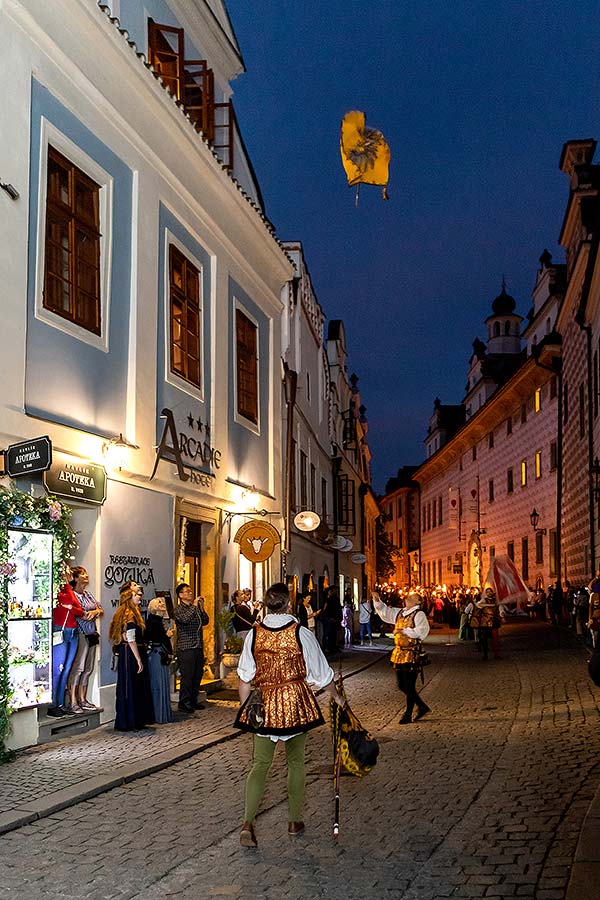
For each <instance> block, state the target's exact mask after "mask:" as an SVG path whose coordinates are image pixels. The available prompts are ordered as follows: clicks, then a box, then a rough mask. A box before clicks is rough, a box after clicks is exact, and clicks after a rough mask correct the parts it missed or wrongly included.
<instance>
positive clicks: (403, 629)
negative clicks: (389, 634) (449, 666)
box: [372, 591, 430, 725]
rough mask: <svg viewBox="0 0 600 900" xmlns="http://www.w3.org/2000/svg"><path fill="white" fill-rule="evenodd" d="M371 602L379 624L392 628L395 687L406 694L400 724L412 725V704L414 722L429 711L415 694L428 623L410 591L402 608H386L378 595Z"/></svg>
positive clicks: (415, 594)
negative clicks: (382, 623)
mask: <svg viewBox="0 0 600 900" xmlns="http://www.w3.org/2000/svg"><path fill="white" fill-rule="evenodd" d="M372 596H373V602H374V604H375V610H376V612H377V615H378V616H379V617H380V619H381V620H382V621H383V622H389V623H390V624H393V626H394V649H393V650H392V660H391V662H392V665H393V666H394V669H395V670H396V678H397V681H398V688H399V689H400V690H401V691H402V693H403V694H406V709H405V711H404V715H403V716H402V718H401V719H400V725H409V724H410V723H411V722H412V714H413V709H414V707H415V704H416V706H417V714H416V716H415V722H416V721H417V719H422V718H423V716H425V715H427V713H428V712H430V709H429V707H428V706H427V704H426V703H425V701H424V700H422V699H421V698H420V697H419V695H418V693H417V675H418V674H419V667H418V658H417V657H418V653H419V648H420V642H421V641H424V640H425V638H426V637H427V635H428V634H429V622H428V620H427V616H426V615H425V613H424V612H423V610H422V609H421V595H420V594H417V592H416V591H411V593H410V594H409V595H408V597H407V599H406V605H405V606H404V607H403V608H402V609H397V608H396V607H392V606H386V605H385V603H382V601H381V598H380V597H379V594H377V593H375V592H373V595H372Z"/></svg>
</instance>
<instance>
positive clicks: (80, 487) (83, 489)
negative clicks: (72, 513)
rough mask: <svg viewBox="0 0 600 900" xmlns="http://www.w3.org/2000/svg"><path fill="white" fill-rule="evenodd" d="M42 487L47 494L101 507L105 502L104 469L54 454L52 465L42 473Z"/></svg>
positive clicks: (91, 463) (71, 457)
mask: <svg viewBox="0 0 600 900" xmlns="http://www.w3.org/2000/svg"><path fill="white" fill-rule="evenodd" d="M44 485H45V486H46V490H47V491H48V493H49V494H56V495H57V496H58V497H65V498H66V499H67V500H79V501H80V502H81V503H95V504H97V505H98V506H101V505H102V504H103V503H104V501H105V500H106V469H105V468H104V466H100V465H98V464H97V463H93V462H88V461H87V460H81V459H77V458H76V457H73V456H66V455H64V454H62V453H60V454H55V457H54V460H53V462H52V465H51V466H50V468H49V469H48V471H47V472H44Z"/></svg>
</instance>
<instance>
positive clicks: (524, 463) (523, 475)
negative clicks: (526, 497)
mask: <svg viewBox="0 0 600 900" xmlns="http://www.w3.org/2000/svg"><path fill="white" fill-rule="evenodd" d="M526 484H527V460H526V459H524V460H523V461H522V463H521V487H525V485H526Z"/></svg>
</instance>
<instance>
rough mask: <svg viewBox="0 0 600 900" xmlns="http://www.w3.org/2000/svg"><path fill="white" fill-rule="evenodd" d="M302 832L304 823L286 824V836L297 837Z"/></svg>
mask: <svg viewBox="0 0 600 900" xmlns="http://www.w3.org/2000/svg"><path fill="white" fill-rule="evenodd" d="M303 831H304V822H288V834H293V835H294V836H295V837H297V836H298V835H299V834H302V832H303Z"/></svg>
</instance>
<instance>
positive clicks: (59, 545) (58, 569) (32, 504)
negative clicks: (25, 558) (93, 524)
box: [0, 485, 77, 763]
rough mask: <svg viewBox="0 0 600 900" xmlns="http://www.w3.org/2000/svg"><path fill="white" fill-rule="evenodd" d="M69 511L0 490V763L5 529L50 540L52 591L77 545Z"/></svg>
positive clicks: (7, 700) (6, 690) (51, 501)
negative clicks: (46, 534)
mask: <svg viewBox="0 0 600 900" xmlns="http://www.w3.org/2000/svg"><path fill="white" fill-rule="evenodd" d="M70 519H71V509H70V507H68V506H67V505H66V504H65V503H61V501H60V500H58V499H57V498H56V497H53V496H43V497H32V496H31V495H30V494H24V493H23V492H22V491H19V490H17V489H16V487H15V486H14V485H11V486H10V487H9V488H5V487H0V763H2V762H6V761H7V760H9V759H11V757H12V753H11V752H10V751H9V750H7V749H6V739H7V737H8V733H9V730H10V722H9V719H10V714H11V693H12V692H11V688H10V680H9V674H8V665H9V658H8V608H9V602H10V583H11V581H12V580H13V578H14V566H13V563H12V560H11V559H10V558H9V555H8V529H9V528H11V527H14V528H19V527H21V526H23V527H25V528H40V529H42V530H44V531H50V532H51V533H52V534H53V536H54V548H53V566H52V568H53V572H52V575H53V582H54V590H55V591H56V590H57V589H58V586H59V585H60V584H62V583H63V582H64V577H65V568H66V567H68V566H69V565H70V564H71V560H72V559H73V557H74V553H75V550H76V549H77V542H76V541H75V535H74V534H73V529H72V528H71V524H70Z"/></svg>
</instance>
